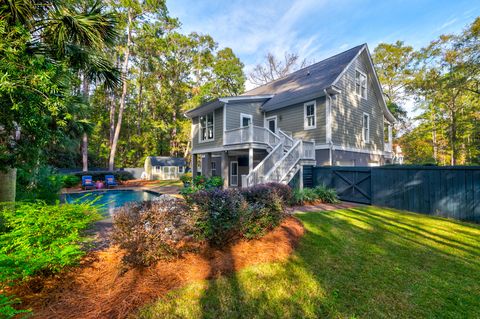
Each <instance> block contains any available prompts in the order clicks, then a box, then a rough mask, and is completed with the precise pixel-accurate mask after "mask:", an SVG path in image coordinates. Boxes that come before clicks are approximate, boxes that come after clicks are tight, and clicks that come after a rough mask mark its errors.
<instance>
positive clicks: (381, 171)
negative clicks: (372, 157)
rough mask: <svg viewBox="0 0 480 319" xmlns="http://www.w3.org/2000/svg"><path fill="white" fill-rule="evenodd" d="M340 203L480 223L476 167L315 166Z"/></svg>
mask: <svg viewBox="0 0 480 319" xmlns="http://www.w3.org/2000/svg"><path fill="white" fill-rule="evenodd" d="M312 179H313V181H312V183H313V186H317V185H320V184H325V185H326V186H328V187H332V188H335V189H337V191H341V190H345V192H344V193H342V194H341V199H342V200H347V201H356V202H362V203H367V204H372V205H378V206H385V207H391V208H397V209H404V210H409V211H413V212H418V213H423V214H431V215H439V216H444V217H450V218H455V219H459V220H469V221H476V222H480V167H479V166H475V167H472V166H466V167H463V166H448V167H435V166H399V167H314V168H313V169H312Z"/></svg>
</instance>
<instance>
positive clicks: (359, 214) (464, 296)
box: [157, 207, 480, 318]
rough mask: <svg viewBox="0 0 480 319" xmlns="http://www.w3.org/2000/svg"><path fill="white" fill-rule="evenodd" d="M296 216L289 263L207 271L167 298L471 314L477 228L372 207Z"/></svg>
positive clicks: (357, 314)
mask: <svg viewBox="0 0 480 319" xmlns="http://www.w3.org/2000/svg"><path fill="white" fill-rule="evenodd" d="M298 217H299V219H301V220H302V222H303V223H304V225H305V231H306V233H305V235H304V237H303V238H302V240H301V242H300V245H299V247H298V249H297V250H296V252H295V253H294V255H293V256H291V258H290V259H289V260H288V261H287V262H278V263H268V264H262V265H256V266H253V267H249V268H247V269H244V270H241V271H239V272H235V273H232V272H228V274H227V276H226V277H225V276H220V277H218V276H219V275H223V274H225V273H227V272H225V273H211V274H210V275H211V277H213V278H214V279H212V280H209V281H208V282H207V283H206V285H207V286H206V288H205V289H203V287H204V286H202V290H199V291H198V293H199V294H198V295H195V301H194V300H191V299H188V298H191V296H192V295H191V294H190V295H189V294H186V296H187V297H185V295H184V296H183V297H182V295H180V297H179V298H180V299H182V298H184V299H182V300H181V301H180V302H178V299H176V301H175V302H176V303H175V305H177V306H180V307H182V306H183V305H184V304H188V303H192V302H197V301H198V303H199V311H200V315H199V316H198V317H201V318H253V317H255V318H392V317H395V318H476V317H479V310H478V309H480V264H479V262H478V259H479V258H478V256H480V247H477V246H476V245H475V243H472V242H471V238H472V237H475V236H477V235H478V236H479V237H480V229H478V228H477V227H476V226H472V227H471V229H470V228H468V226H466V225H464V224H461V225H459V224H457V223H450V222H449V221H447V220H437V219H435V220H430V219H428V217H426V216H419V217H418V218H423V219H422V220H419V221H418V222H417V221H416V220H415V219H413V220H412V219H411V218H412V217H415V216H414V215H410V214H403V213H401V212H394V211H384V210H383V209H380V208H375V207H361V208H352V209H344V210H339V211H329V212H319V213H304V214H299V215H298ZM438 227H441V228H442V229H443V230H442V233H441V234H438V232H436V229H437V228H438ZM459 227H461V228H462V229H464V230H465V232H467V233H468V236H463V232H461V233H458V232H456V230H457V229H458V228H459ZM449 229H450V230H451V234H449V233H444V232H443V231H448V230H449ZM479 240H480V238H479ZM227 249H229V248H227ZM225 255H226V256H227V257H225V259H226V260H224V262H225V263H226V264H227V265H228V264H230V265H231V266H232V267H231V269H233V268H234V266H235V263H236V260H235V257H234V255H233V254H232V253H231V251H230V252H229V253H227V254H225ZM209 260H210V259H209ZM211 269H218V265H212V266H211ZM197 298H198V299H197ZM163 309H165V308H163ZM176 314H177V315H178V312H176ZM162 315H163V314H162ZM177 315H173V316H172V314H171V313H170V316H163V317H178V316H177ZM160 317H162V316H159V317H157V318H160Z"/></svg>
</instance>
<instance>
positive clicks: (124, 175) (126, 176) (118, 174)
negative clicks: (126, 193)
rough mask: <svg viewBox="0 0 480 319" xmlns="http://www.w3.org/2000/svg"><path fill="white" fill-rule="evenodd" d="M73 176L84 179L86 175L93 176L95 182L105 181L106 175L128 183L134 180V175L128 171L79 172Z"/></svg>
mask: <svg viewBox="0 0 480 319" xmlns="http://www.w3.org/2000/svg"><path fill="white" fill-rule="evenodd" d="M73 175H75V176H78V177H80V179H81V178H82V176H84V175H90V176H92V179H93V180H94V181H103V180H105V175H113V176H115V179H116V180H117V181H120V182H121V181H128V180H131V179H134V177H133V175H132V173H130V172H127V171H113V172H112V171H91V172H77V173H74V174H73Z"/></svg>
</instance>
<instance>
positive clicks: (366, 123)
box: [362, 113, 370, 143]
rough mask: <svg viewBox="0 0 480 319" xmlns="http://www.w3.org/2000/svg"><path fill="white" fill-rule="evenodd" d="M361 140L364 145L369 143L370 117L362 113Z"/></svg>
mask: <svg viewBox="0 0 480 319" xmlns="http://www.w3.org/2000/svg"><path fill="white" fill-rule="evenodd" d="M362 140H363V141H364V142H365V143H368V142H370V115H368V114H367V113H363V120H362Z"/></svg>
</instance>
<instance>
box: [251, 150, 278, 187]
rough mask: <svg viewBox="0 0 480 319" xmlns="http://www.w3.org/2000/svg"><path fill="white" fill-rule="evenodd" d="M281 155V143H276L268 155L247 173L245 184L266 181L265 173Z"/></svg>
mask: <svg viewBox="0 0 480 319" xmlns="http://www.w3.org/2000/svg"><path fill="white" fill-rule="evenodd" d="M282 157H283V143H278V144H277V146H275V147H274V148H273V150H272V151H271V152H270V153H268V155H267V156H266V157H265V158H264V159H263V160H262V161H261V162H260V163H258V164H257V166H255V168H254V169H253V170H252V171H251V172H250V173H249V174H248V175H247V186H253V185H256V184H261V183H264V182H266V181H265V175H267V173H268V172H269V171H270V170H271V169H272V168H273V167H274V166H275V164H276V163H277V162H278V161H279V160H280V159H281V158H282Z"/></svg>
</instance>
